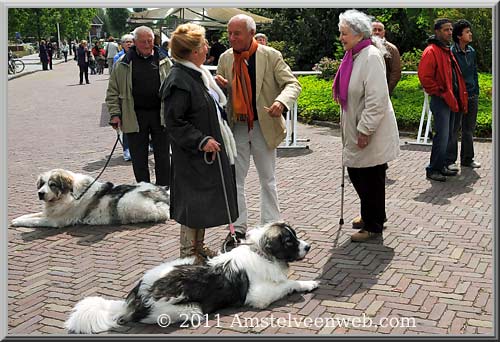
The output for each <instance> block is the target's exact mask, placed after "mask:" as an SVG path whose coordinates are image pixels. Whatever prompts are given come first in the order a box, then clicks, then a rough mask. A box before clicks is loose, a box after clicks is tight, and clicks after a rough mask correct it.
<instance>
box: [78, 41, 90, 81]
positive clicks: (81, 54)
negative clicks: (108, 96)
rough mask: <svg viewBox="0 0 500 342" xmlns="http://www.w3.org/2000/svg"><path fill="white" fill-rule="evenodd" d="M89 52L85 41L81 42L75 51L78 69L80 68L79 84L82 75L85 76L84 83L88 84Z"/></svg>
mask: <svg viewBox="0 0 500 342" xmlns="http://www.w3.org/2000/svg"><path fill="white" fill-rule="evenodd" d="M90 54H91V52H90V50H89V49H88V48H87V41H86V40H82V41H81V42H80V46H79V47H78V49H77V50H76V56H77V61H78V67H79V68H80V84H83V75H84V74H85V82H86V83H87V84H89V83H90V82H89V64H90V58H91V57H90Z"/></svg>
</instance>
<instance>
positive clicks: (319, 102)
mask: <svg viewBox="0 0 500 342" xmlns="http://www.w3.org/2000/svg"><path fill="white" fill-rule="evenodd" d="M299 82H300V84H301V85H302V93H301V94H300V96H299V99H298V112H299V118H300V119H302V120H303V121H305V122H311V121H312V120H319V121H331V122H336V123H338V122H339V117H340V114H339V112H340V106H339V105H338V104H337V103H335V102H334V101H333V100H332V95H331V94H332V80H324V79H321V78H318V77H316V76H299ZM479 88H480V94H479V106H478V107H479V110H478V115H477V126H476V131H475V136H477V137H491V134H492V130H491V125H492V115H491V114H492V76H491V74H483V73H480V74H479ZM391 100H392V105H393V107H394V112H395V113H396V119H397V121H398V127H399V129H400V131H408V132H415V133H416V132H417V131H418V126H419V124H420V116H421V114H422V105H423V103H424V92H423V90H422V86H421V85H420V82H419V80H418V76H417V75H403V76H402V77H401V80H400V81H399V83H398V85H397V87H396V88H395V89H394V94H393V96H392V98H391Z"/></svg>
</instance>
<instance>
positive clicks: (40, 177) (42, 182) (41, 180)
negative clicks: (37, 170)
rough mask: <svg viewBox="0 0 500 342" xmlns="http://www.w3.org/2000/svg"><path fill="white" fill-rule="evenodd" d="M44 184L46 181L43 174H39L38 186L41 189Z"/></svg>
mask: <svg viewBox="0 0 500 342" xmlns="http://www.w3.org/2000/svg"><path fill="white" fill-rule="evenodd" d="M44 184H45V182H44V181H43V178H42V175H39V176H38V178H37V180H36V188H37V189H40V188H41V187H42V186H43V185H44Z"/></svg>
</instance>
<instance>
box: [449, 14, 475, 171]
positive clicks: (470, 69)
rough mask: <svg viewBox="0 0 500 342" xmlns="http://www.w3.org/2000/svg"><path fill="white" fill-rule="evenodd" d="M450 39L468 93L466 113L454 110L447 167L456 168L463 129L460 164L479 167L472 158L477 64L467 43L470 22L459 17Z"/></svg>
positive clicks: (469, 36)
mask: <svg viewBox="0 0 500 342" xmlns="http://www.w3.org/2000/svg"><path fill="white" fill-rule="evenodd" d="M452 38H453V41H454V44H453V46H452V47H451V52H452V53H453V55H454V56H455V58H456V60H457V62H458V65H459V66H460V71H462V76H463V78H464V81H465V87H466V88H467V94H468V101H467V103H468V108H467V113H460V112H458V113H455V122H454V126H453V134H452V135H450V140H449V142H448V147H447V151H446V154H447V156H446V159H447V164H448V169H450V170H456V171H458V166H457V164H456V163H455V162H456V161H457V157H458V132H459V131H460V128H461V129H462V145H461V148H460V165H461V166H465V167H472V168H478V167H481V164H480V163H479V162H477V161H475V160H474V145H473V135H474V130H475V129H476V120H477V110H478V99H479V82H478V74H477V64H476V50H474V49H473V48H472V46H470V43H471V42H472V32H471V24H470V23H469V22H468V21H467V20H465V19H461V20H459V21H457V22H456V23H455V24H454V25H453V34H452Z"/></svg>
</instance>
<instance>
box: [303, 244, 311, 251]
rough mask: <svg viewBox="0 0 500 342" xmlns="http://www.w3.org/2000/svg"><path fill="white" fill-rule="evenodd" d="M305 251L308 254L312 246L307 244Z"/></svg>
mask: <svg viewBox="0 0 500 342" xmlns="http://www.w3.org/2000/svg"><path fill="white" fill-rule="evenodd" d="M304 249H305V250H306V252H309V250H310V249H311V245H309V244H307V245H306V246H305V247H304Z"/></svg>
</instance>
